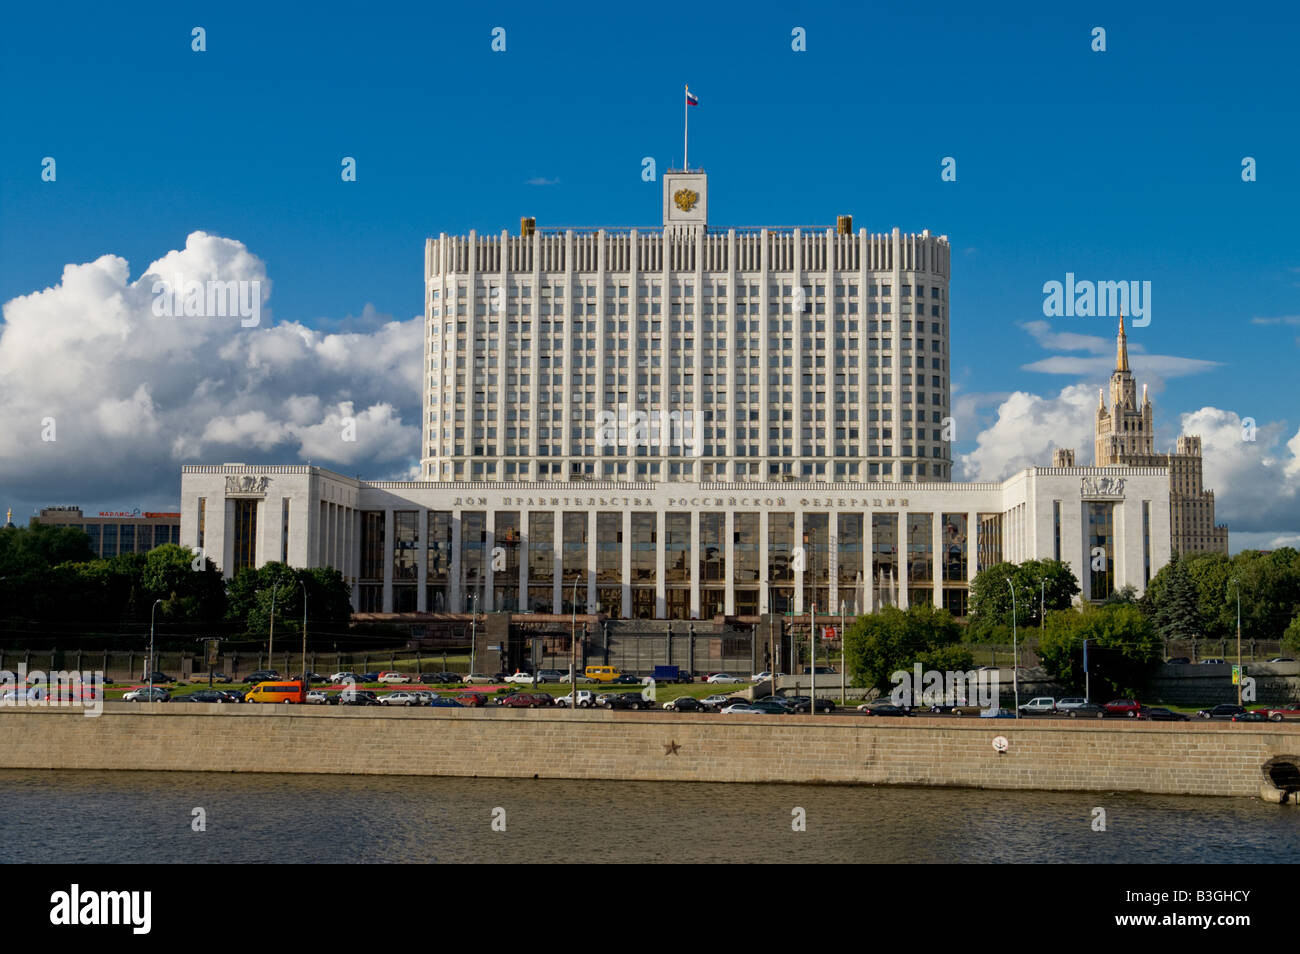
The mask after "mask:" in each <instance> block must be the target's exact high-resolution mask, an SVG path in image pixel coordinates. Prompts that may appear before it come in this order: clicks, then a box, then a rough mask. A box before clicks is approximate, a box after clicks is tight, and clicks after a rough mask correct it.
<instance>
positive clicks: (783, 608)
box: [767, 513, 795, 615]
mask: <svg viewBox="0 0 1300 954" xmlns="http://www.w3.org/2000/svg"><path fill="white" fill-rule="evenodd" d="M794 545H795V544H794V514H792V513H773V514H769V515H768V518H767V574H768V579H769V584H768V609H769V611H770V612H772V613H773V614H775V615H783V614H786V613H793V612H794Z"/></svg>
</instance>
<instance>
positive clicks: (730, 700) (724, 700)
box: [700, 695, 749, 706]
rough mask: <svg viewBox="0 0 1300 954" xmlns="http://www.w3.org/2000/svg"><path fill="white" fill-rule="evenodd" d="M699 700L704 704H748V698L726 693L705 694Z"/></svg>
mask: <svg viewBox="0 0 1300 954" xmlns="http://www.w3.org/2000/svg"><path fill="white" fill-rule="evenodd" d="M700 701H701V702H703V703H704V704H705V705H706V706H734V705H736V704H737V703H740V702H743V703H746V704H748V702H749V700H748V699H742V698H741V697H740V696H727V695H716V696H705V697H704V698H703V699H701V700H700Z"/></svg>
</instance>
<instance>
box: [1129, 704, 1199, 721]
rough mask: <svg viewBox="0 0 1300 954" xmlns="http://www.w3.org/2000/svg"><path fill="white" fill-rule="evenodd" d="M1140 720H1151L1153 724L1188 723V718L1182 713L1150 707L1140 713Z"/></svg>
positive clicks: (1159, 707)
mask: <svg viewBox="0 0 1300 954" xmlns="http://www.w3.org/2000/svg"><path fill="white" fill-rule="evenodd" d="M1137 717H1138V718H1139V719H1150V720H1151V721H1152V722H1186V721H1187V716H1185V715H1183V713H1181V712H1174V711H1173V710H1172V709H1165V708H1163V707H1161V706H1148V707H1147V708H1145V709H1143V710H1142V711H1141V712H1139V713H1138V715H1137Z"/></svg>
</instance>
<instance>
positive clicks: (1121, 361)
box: [1115, 309, 1128, 371]
mask: <svg viewBox="0 0 1300 954" xmlns="http://www.w3.org/2000/svg"><path fill="white" fill-rule="evenodd" d="M1115 370H1116V371H1127V370H1128V335H1126V334H1124V312H1123V310H1122V309H1121V310H1120V313H1119V340H1118V341H1117V342H1116V346H1115Z"/></svg>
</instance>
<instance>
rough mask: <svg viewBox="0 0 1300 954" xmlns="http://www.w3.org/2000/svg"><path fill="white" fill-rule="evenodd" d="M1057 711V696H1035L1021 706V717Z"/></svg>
mask: <svg viewBox="0 0 1300 954" xmlns="http://www.w3.org/2000/svg"><path fill="white" fill-rule="evenodd" d="M1055 711H1056V697H1055V696H1035V697H1034V698H1032V699H1030V700H1029V701H1028V702H1024V703H1021V704H1020V714H1021V715H1042V714H1044V713H1048V712H1055Z"/></svg>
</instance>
